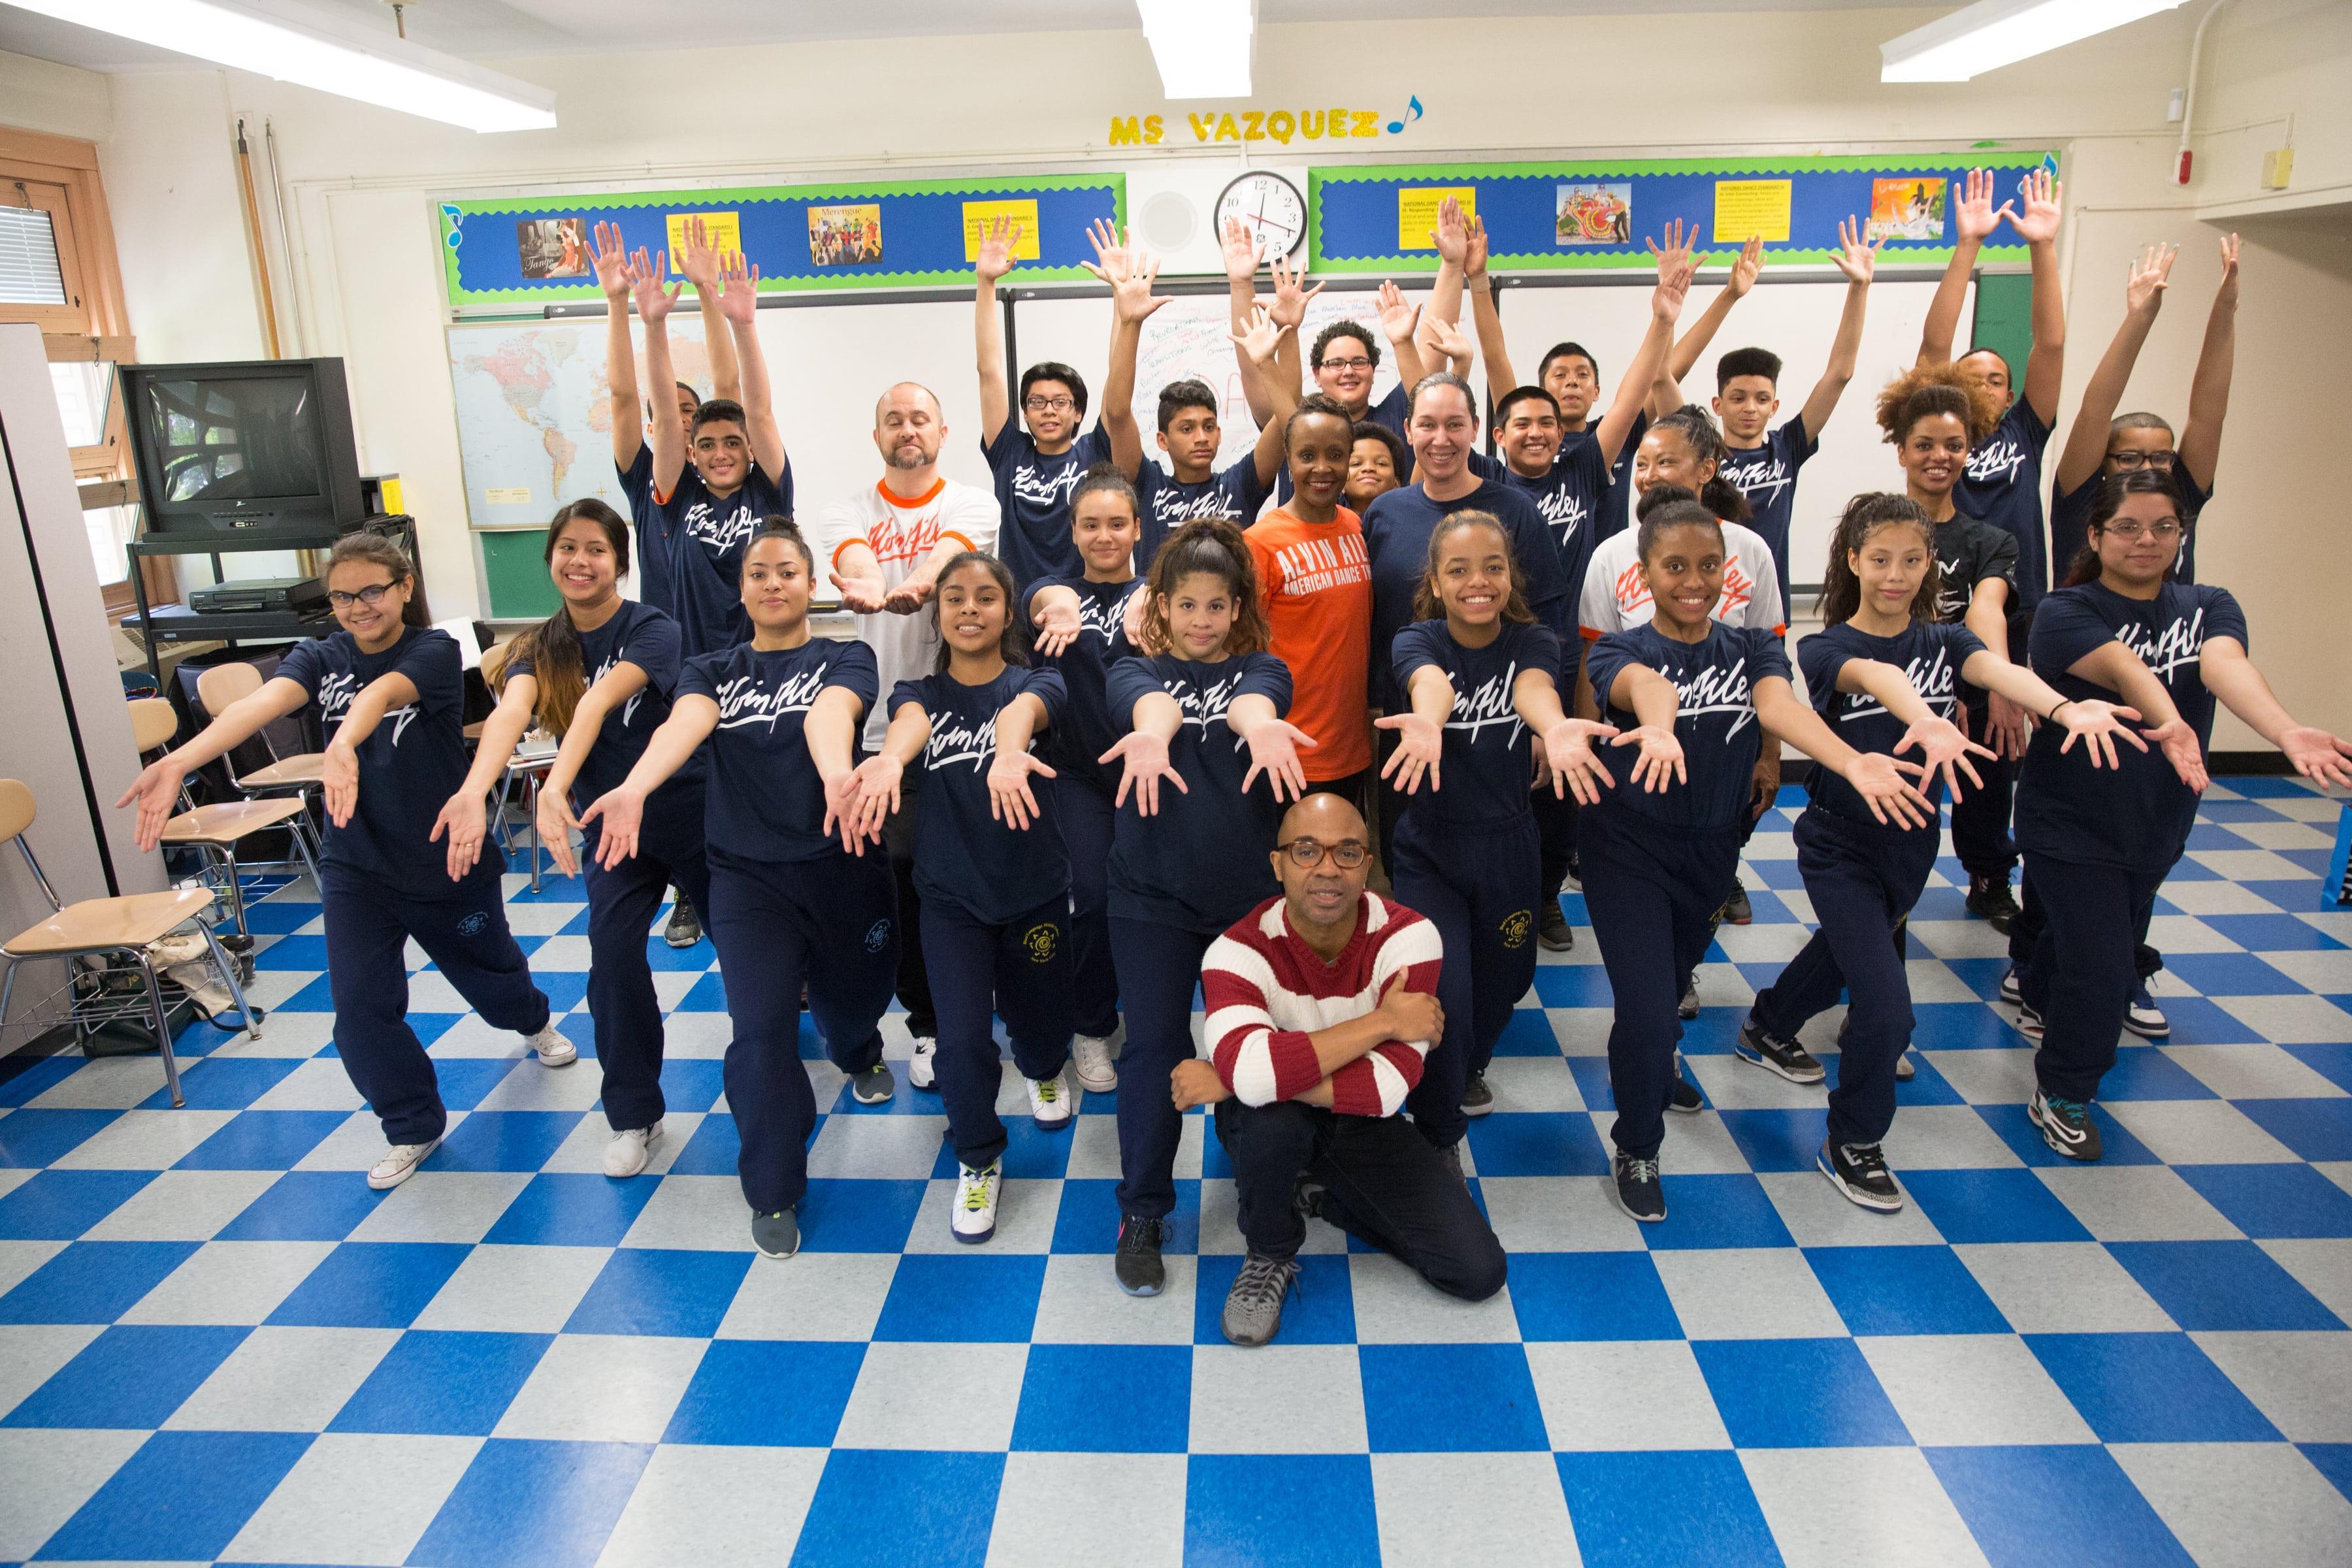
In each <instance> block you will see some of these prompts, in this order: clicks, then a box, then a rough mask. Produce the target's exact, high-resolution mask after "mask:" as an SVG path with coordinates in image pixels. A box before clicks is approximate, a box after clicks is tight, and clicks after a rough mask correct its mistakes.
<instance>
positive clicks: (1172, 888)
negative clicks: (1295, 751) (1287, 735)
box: [1108, 653, 1290, 936]
mask: <svg viewBox="0 0 2352 1568" xmlns="http://www.w3.org/2000/svg"><path fill="white" fill-rule="evenodd" d="M1155 691H1162V692H1166V693H1167V694H1168V695H1169V696H1171V697H1173V698H1174V699H1175V700H1176V702H1177V705H1178V706H1179V707H1181V708H1182V709H1183V710H1184V722H1183V723H1182V725H1181V726H1180V727H1179V728H1178V730H1177V731H1176V738H1175V739H1174V740H1173V741H1171V742H1169V743H1168V759H1169V762H1170V763H1171V765H1172V766H1173V767H1174V768H1175V770H1176V772H1177V773H1179V774H1181V776H1182V778H1183V780H1184V784H1185V788H1184V789H1183V790H1179V789H1178V788H1177V787H1176V786H1175V785H1174V784H1171V783H1169V782H1168V781H1167V780H1165V779H1162V780H1161V781H1160V810H1159V812H1158V814H1157V815H1155V816H1144V815H1143V813H1142V812H1141V811H1140V810H1139V809H1138V808H1137V805H1136V799H1135V794H1134V792H1133V791H1129V793H1128V797H1127V804H1126V805H1122V806H1120V807H1119V809H1118V824H1117V826H1115V827H1114V828H1113V830H1112V835H1111V850H1110V912H1111V913H1112V914H1114V915H1118V916H1120V917H1122V918H1125V919H1129V920H1142V921H1156V922H1157V923H1159V924H1160V925H1166V926H1173V927H1175V928H1176V929H1178V930H1179V931H1192V932H1195V933H1197V934H1199V935H1202V936H1207V935H1213V934H1215V933H1217V932H1220V931H1223V930H1224V929H1225V928H1226V927H1227V926H1230V925H1232V924H1233V923H1234V921H1237V920H1239V919H1241V918H1242V917H1243V916H1244V915H1245V914H1247V913H1249V911H1250V910H1253V909H1255V907H1257V905H1258V904H1259V903H1260V902H1261V901H1262V900H1265V899H1268V898H1271V897H1273V896H1274V895H1275V894H1276V893H1277V892H1279V891H1280V890H1281V888H1280V885H1279V884H1278V883H1276V880H1275V877H1274V867H1273V866H1272V864H1270V863H1269V862H1268V860H1267V859H1266V857H1267V856H1268V855H1269V854H1270V853H1271V852H1272V851H1273V849H1274V836H1275V831H1276V828H1278V827H1279V826H1281V825H1282V810H1283V808H1282V805H1281V803H1280V802H1278V801H1276V799H1275V798H1274V783H1273V781H1272V780H1271V779H1268V778H1267V777H1266V776H1265V774H1263V773H1261V774H1259V775H1258V777H1257V778H1256V780H1255V782H1253V783H1252V784H1251V785H1250V790H1249V794H1248V795H1243V794H1242V793H1241V784H1242V779H1243V777H1244V775H1245V774H1247V773H1248V772H1249V767H1250V755H1249V748H1248V747H1247V746H1245V745H1244V744H1243V743H1242V738H1241V737H1240V736H1239V735H1236V734H1234V732H1233V731H1232V730H1231V729H1229V728H1227V726H1226V724H1225V710H1227V709H1228V708H1231V707H1232V706H1233V703H1234V699H1235V698H1237V697H1264V698H1266V699H1268V700H1271V701H1272V702H1273V703H1274V710H1275V712H1276V714H1277V715H1281V714H1286V713H1288V712H1289V711H1290V668H1289V666H1287V665H1286V664H1284V663H1283V662H1282V660H1280V659H1278V658H1276V657H1275V656H1274V655H1272V654H1270V653H1249V654H1243V655H1240V656H1239V657H1237V658H1221V659H1213V660H1211V659H1182V658H1175V657H1174V656H1172V655H1170V654H1160V655H1158V656H1157V657H1154V658H1144V657H1142V656H1140V655H1139V656H1138V657H1136V658H1123V659H1120V660H1119V661H1118V663H1116V664H1114V665H1112V666H1111V667H1110V674H1109V679H1108V694H1109V698H1110V710H1111V724H1112V726H1113V728H1115V729H1116V730H1117V731H1118V733H1119V734H1121V735H1125V734H1128V733H1129V731H1132V730H1133V729H1134V728H1135V705H1136V703H1137V702H1139V701H1140V700H1142V699H1143V698H1145V697H1147V696H1149V695H1150V694H1151V693H1152V692H1155ZM1188 792H1189V793H1188Z"/></svg>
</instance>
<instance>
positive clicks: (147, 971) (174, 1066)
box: [125, 933, 209, 1110]
mask: <svg viewBox="0 0 2352 1568" xmlns="http://www.w3.org/2000/svg"><path fill="white" fill-rule="evenodd" d="M207 934H209V933H207ZM125 951H127V952H131V953H133V954H135V955H136V956H137V958H138V960H139V973H140V974H141V975H142V977H144V978H145V980H146V982H147V1009H148V1011H149V1012H150V1013H152V1014H153V1015H154V1018H155V1042H156V1044H157V1045H158V1046H160V1047H162V1048H163V1085H164V1087H165V1088H167V1089H170V1090H171V1091H172V1109H173V1110H180V1109H181V1108H182V1107H184V1106H185V1105H186V1104H187V1103H188V1098H187V1096H185V1095H184V1094H182V1093H181V1092H180V1059H179V1058H178V1057H176V1056H174V1055H173V1052H172V1016H171V1014H170V1013H169V1012H167V1011H166V1010H165V1009H164V1006H163V982H161V981H159V980H158V979H156V978H155V966H154V965H153V964H152V963H149V962H148V960H147V950H146V949H144V948H130V949H126V950H125Z"/></svg>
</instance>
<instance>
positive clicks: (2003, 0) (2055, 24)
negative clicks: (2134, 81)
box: [1878, 0, 2183, 81]
mask: <svg viewBox="0 0 2352 1568" xmlns="http://www.w3.org/2000/svg"><path fill="white" fill-rule="evenodd" d="M2182 3H2183V0H1978V3H1977V4H1976V5H1964V6H1962V7H1961V8H1960V9H1959V10H1958V11H1955V12H1953V13H1952V14H1951V15H1950V16H1946V17H1944V18H1942V19H1941V20H1940V21H1935V22H1930V23H1928V24H1927V26H1924V27H1920V28H1916V29H1915V30H1913V31H1911V32H1908V33H1906V34H1904V35H1903V36H1902V37H1899V38H1896V39H1895V40H1894V41H1893V42H1891V43H1885V44H1881V45H1880V46H1879V47H1878V53H1879V58H1880V60H1881V62H1882V63H1881V65H1880V67H1879V71H1878V79H1879V80H1881V81H1966V80H1968V79H1969V78H1970V77H1974V76H1981V75H1983V74H1984V73H1985V72H1986V71H1989V70H1994V69H1997V68H2000V67H2001V66H2005V65H2011V64H2013V63H2015V62H2016V61H2018V60H2022V59H2029V58H2032V57H2033V56H2035V55H2038V54H2042V53H2045V52H2047V51H2049V50H2051V49H2055V48H2061V47H2064V46H2065V45H2067V44H2071V43H2073V42H2074V41H2075V40H2076V39H2078V38H2087V37H2091V36H2092V35H2093V34H2095V33H2104V32H2105V31H2106V30H2107V29H2108V28H2110V27H2120V26H2123V25H2124V24H2125V23H2126V22H2137V21H2138V20H2139V19H2140V18H2141V17H2142V16H2154V15H2156V13H2158V11H2169V10H2171V9H2173V8H2174V7H2175V6H2177V5H2181V4H2182Z"/></svg>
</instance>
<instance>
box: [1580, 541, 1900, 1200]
mask: <svg viewBox="0 0 2352 1568" xmlns="http://www.w3.org/2000/svg"><path fill="white" fill-rule="evenodd" d="M1638 550H1639V552H1640V560H1641V563H1642V572H1643V579H1644V581H1645V582H1646V583H1647V584H1648V586H1649V589H1650V595H1651V598H1652V601H1653V603H1654V605H1655V606H1656V608H1655V613H1654V617H1653V619H1652V620H1651V622H1650V624H1649V625H1647V626H1629V627H1627V628H1626V629H1625V630H1623V631H1621V632H1611V633H1609V634H1608V635H1607V636H1605V637H1601V639H1600V640H1599V641H1597V642H1595V643H1594V644H1593V645H1592V651H1591V656H1590V658H1589V659H1588V661H1587V668H1589V669H1590V670H1591V676H1592V690H1593V695H1594V698H1595V699H1596V700H1597V701H1598V702H1599V703H1600V704H1601V713H1602V717H1603V718H1605V719H1607V720H1609V721H1611V722H1612V723H1614V724H1615V725H1616V726H1617V728H1618V730H1619V731H1620V733H1619V734H1618V735H1617V737H1616V739H1615V740H1613V741H1612V742H1611V744H1612V746H1634V747H1638V748H1639V751H1638V752H1637V754H1636V755H1635V757H1634V758H1633V763H1632V765H1631V767H1630V768H1629V769H1628V770H1627V777H1626V778H1625V780H1624V782H1623V783H1622V784H1618V783H1616V782H1614V781H1613V780H1612V781H1611V782H1610V783H1609V784H1606V785H1605V786H1604V787H1603V788H1602V790H1601V798H1600V801H1599V804H1598V805H1594V806H1592V807H1590V808H1588V809H1586V810H1583V811H1580V812H1579V813H1578V814H1577V827H1578V836H1579V839H1580V847H1581V849H1582V858H1583V862H1584V902H1585V908H1586V909H1587V910H1589V911H1590V912H1591V917H1592V930H1593V933H1594V934H1595V935H1596V936H1598V937H1599V938H1600V939H1601V962H1602V963H1604V964H1606V965H1607V966H1608V970H1609V985H1610V990H1611V991H1612V993H1613V994H1614V995H1615V998H1616V1022H1615V1024H1614V1026H1612V1028H1611V1029H1610V1031H1609V1083H1610V1088H1611V1089H1612V1093H1613V1094H1614V1097H1615V1099H1616V1101H1617V1123H1616V1125H1615V1127H1613V1128H1612V1130H1611V1131H1610V1137H1611V1139H1612V1142H1615V1144H1616V1146H1617V1152H1616V1159H1615V1163H1614V1175H1615V1177H1616V1189H1617V1201H1618V1202H1619V1203H1620V1204H1621V1205H1623V1207H1624V1209H1625V1212H1626V1213H1628V1214H1630V1215H1633V1217H1634V1218H1635V1219H1639V1220H1662V1219H1664V1218H1665V1217H1666V1205H1665V1198H1664V1194H1663V1191H1662V1189H1661V1188H1660V1186H1659V1184H1658V1146H1659V1145H1660V1144H1661V1143H1663V1142H1664V1140H1665V1125H1664V1110H1665V1109H1666V1103H1667V1100H1668V1097H1669V1095H1670V1094H1671V1093H1672V1091H1673V1089H1674V1083H1675V1070H1674V1056H1675V1042H1676V1041H1677V1040H1678V1039H1679V1038H1680V1037H1681V1036H1682V1026H1681V1024H1680V1023H1679V1022H1678V1021H1677V1019H1676V1017H1675V1002H1676V999H1677V996H1678V994H1679V992H1680V990H1681V977H1682V976H1683V975H1685V974H1687V973H1690V971H1691V969H1692V968H1693V967H1694V966H1695V965H1696V963H1698V961H1699V959H1700V957H1701V956H1703V955H1704V954H1705V952H1706V944H1707V942H1709V941H1710V940H1711V939H1712V936H1713V927H1712V925H1711V923H1710V921H1709V919H1708V917H1709V916H1711V915H1713V914H1714V913H1715V911H1716V910H1717V909H1719V908H1720V907H1722V904H1723V900H1724V895H1725V894H1726V893H1727V892H1728V891H1729V890H1730V888H1731V884H1732V879H1733V878H1734V877H1735V876H1736V875H1737V873H1738V865H1739V841H1740V837H1741V833H1742V829H1743V826H1744V822H1743V818H1744V817H1745V816H1746V815H1747V811H1748V793H1749V791H1750V790H1751V789H1752V788H1753V785H1754V780H1755V771H1756V752H1757V748H1758V745H1759V741H1760V739H1761V733H1760V731H1769V732H1770V733H1771V734H1773V735H1774V736H1776V737H1778V738H1779V739H1780V740H1783V741H1787V742H1790V743H1791V744H1793V745H1795V746H1797V747H1798V748H1800V749H1801V750H1802V751H1803V752H1805V753H1806V754H1807V755H1809V756H1811V758H1813V760H1814V761H1815V763H1818V764H1819V765H1821V766H1822V767H1825V768H1828V769H1829V770H1831V771H1832V772H1834V773H1839V774H1841V775H1842V776H1843V778H1844V779H1845V780H1846V782H1847V783H1849V784H1852V785H1853V789H1854V791H1855V794H1856V795H1857V796H1858V797H1859V798H1860V799H1861V800H1862V802H1863V804H1864V805H1865V807H1866V808H1867V809H1868V810H1869V811H1870V813H1871V815H1872V816H1874V818H1875V819H1876V820H1878V821H1880V822H1882V823H1892V824H1895V825H1899V826H1920V825H1922V824H1925V823H1927V822H1928V821H1931V820H1932V819H1933V817H1934V815H1935V810H1934V807H1932V806H1930V805H1928V804H1927V799H1926V797H1925V796H1923V795H1920V793H1919V792H1918V790H1917V789H1916V787H1915V786H1914V785H1913V784H1911V783H1910V782H1909V781H1908V780H1906V778H1905V777H1904V774H1905V773H1910V774H1912V775H1913V776H1915V777H1916V775H1918V774H1919V773H1921V772H1922V771H1923V770H1922V769H1921V767H1920V766H1919V765H1918V764H1917V763H1897V762H1895V760H1894V759H1893V758H1891V757H1887V756H1884V755H1878V754H1874V753H1866V752H1857V751H1855V750H1854V749H1853V747H1852V746H1849V745H1847V744H1846V743H1845V742H1843V741H1841V740H1839V739H1838V737H1837V736H1836V735H1835V734H1834V733H1832V731H1831V730H1830V728H1829V726H1828V725H1826V724H1824V723H1822V721H1821V719H1820V717H1819V716H1818V715H1817V714H1815V713H1814V712H1813V710H1811V709H1810V708H1808V707H1806V706H1805V704H1804V702H1803V701H1802V700H1801V699H1799V697H1798V696H1797V694H1796V692H1795V691H1794V690H1793V689H1790V685H1789V656H1788V655H1787V654H1786V653H1784V652H1782V651H1781V648H1780V637H1779V635H1778V634H1777V633H1774V632H1771V631H1767V630H1765V629H1762V628H1760V627H1747V626H1725V625H1723V624H1722V623H1721V622H1719V621H1717V620H1715V619H1714V618H1713V616H1711V614H1710V612H1711V611H1712V610H1713V609H1714V607H1715V602H1716V600H1717V598H1718V597H1720V596H1721V595H1722V592H1723V562H1724V542H1723V525H1722V523H1721V522H1719V521H1717V518H1716V516H1715V514H1714V513H1713V512H1711V511H1709V510H1707V509H1706V507H1705V506H1703V505H1701V504H1700V503H1698V502H1696V501H1674V502H1670V503H1668V504H1667V505H1664V506H1662V507H1659V508H1658V509H1657V510H1654V511H1653V512H1651V513H1650V514H1649V515H1648V516H1647V517H1645V518H1643V520H1642V523H1641V532H1640V536H1639V542H1638Z"/></svg>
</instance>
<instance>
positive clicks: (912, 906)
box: [882, 771, 940, 1039]
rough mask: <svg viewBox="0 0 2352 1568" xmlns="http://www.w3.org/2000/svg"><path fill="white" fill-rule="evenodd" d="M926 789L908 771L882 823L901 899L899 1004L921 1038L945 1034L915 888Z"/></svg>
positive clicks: (918, 777) (910, 1027)
mask: <svg viewBox="0 0 2352 1568" xmlns="http://www.w3.org/2000/svg"><path fill="white" fill-rule="evenodd" d="M922 787H923V786H922V774H921V773H919V772H912V771H910V772H909V773H908V774H907V775H906V776H905V777H904V778H903V779H901V780H900V781H899V783H898V810H896V811H894V812H892V813H891V814H890V815H889V816H888V818H887V819H886V820H885V821H884V822H883V824H882V847H884V848H885V849H887V850H888V851H889V852H890V878H891V881H892V883H893V884H894V886H895V888H896V889H897V893H898V1005H900V1006H902V1007H904V1008H906V1009H907V1033H908V1034H910V1035H913V1036H914V1037H917V1038H918V1039H920V1038H924V1037H932V1038H936V1037H938V1035H939V1032H940V1020H939V1016H938V1014H937V1013H936V1012H935V1011H934V1010H933V1009H932V1006H931V979H930V972H929V970H927V969H925V968H924V967H923V918H922V917H923V898H922V895H921V894H920V893H918V892H917V891H916V890H915V803H916V797H917V795H919V794H920V793H921V790H922Z"/></svg>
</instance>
